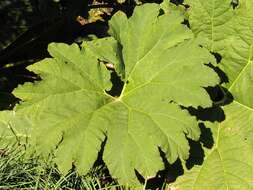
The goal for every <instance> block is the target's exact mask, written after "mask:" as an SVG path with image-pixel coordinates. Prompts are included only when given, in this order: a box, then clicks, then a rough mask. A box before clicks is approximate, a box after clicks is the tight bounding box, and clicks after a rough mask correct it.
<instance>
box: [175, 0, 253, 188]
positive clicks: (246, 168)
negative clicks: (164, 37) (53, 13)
mask: <svg viewBox="0 0 253 190" xmlns="http://www.w3.org/2000/svg"><path fill="white" fill-rule="evenodd" d="M196 2H197V1H196ZM198 2H199V3H200V2H201V1H198ZM203 2H204V1H203ZM224 5H225V4H224ZM224 5H223V6H224ZM252 5H253V4H252V2H251V1H247V0H245V1H240V6H239V7H238V8H237V9H236V10H234V16H233V18H232V21H233V27H232V30H233V32H232V33H230V34H229V35H228V38H229V39H230V43H228V44H227V49H226V50H225V51H224V53H223V55H224V60H223V62H222V63H221V64H222V65H221V68H222V69H223V70H224V71H225V73H227V74H228V76H229V80H230V82H229V85H228V90H229V91H230V92H231V93H232V95H233V102H232V103H231V104H229V105H227V106H224V107H223V109H224V113H225V120H224V121H223V122H221V123H212V124H211V123H208V124H207V127H210V129H211V131H212V133H213V137H214V141H215V142H214V146H213V148H212V149H211V150H209V149H205V160H204V162H203V164H202V165H201V166H195V167H194V168H193V169H191V170H189V171H186V173H185V174H184V176H182V177H180V178H179V179H178V180H177V182H176V184H174V185H175V186H177V188H178V189H184V190H190V189H191V190H200V189H203V187H205V189H208V190H212V189H218V190H234V189H242V190H249V189H253V163H252V159H253V157H252V155H253V141H252V137H253V99H252V96H251V95H250V94H251V93H252V92H253V83H252V82H253V72H252V71H253V57H252V55H253V54H252V53H253V51H252V50H253V49H252V47H253V25H252V23H253V17H252V14H251V12H250V10H252V8H253V6H252ZM192 6H194V4H192ZM193 9H194V8H193ZM214 11H215V10H214ZM190 14H194V13H191V12H190ZM196 14H197V13H196ZM214 14H216V13H214ZM224 19H225V18H224ZM230 29H231V28H230ZM230 29H229V30H230ZM225 31H226V30H224V32H225ZM230 31H231V30H230ZM203 32H204V31H203ZM225 34H226V33H225Z"/></svg>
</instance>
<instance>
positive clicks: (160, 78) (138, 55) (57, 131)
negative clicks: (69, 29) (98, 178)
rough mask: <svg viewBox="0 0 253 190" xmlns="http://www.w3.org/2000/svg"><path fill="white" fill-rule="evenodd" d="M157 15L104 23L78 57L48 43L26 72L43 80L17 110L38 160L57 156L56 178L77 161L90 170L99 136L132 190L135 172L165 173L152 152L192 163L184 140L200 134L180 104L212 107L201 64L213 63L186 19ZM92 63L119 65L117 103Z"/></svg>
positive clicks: (141, 12) (139, 13)
mask: <svg viewBox="0 0 253 190" xmlns="http://www.w3.org/2000/svg"><path fill="white" fill-rule="evenodd" d="M160 10H161V8H160V6H159V5H157V4H146V5H143V6H141V7H137V8H136V9H135V11H134V14H133V16H132V17H131V18H129V19H128V18H127V17H126V16H125V15H124V14H123V13H122V12H118V13H116V15H115V16H114V17H113V18H112V20H111V21H110V34H111V35H112V37H109V38H105V39H98V40H96V41H93V42H92V41H91V42H87V43H84V44H83V46H82V49H81V50H80V49H79V47H78V46H77V45H75V44H73V45H71V46H69V45H66V44H55V43H53V44H51V45H49V48H48V49H49V52H50V54H51V55H52V57H53V58H48V59H45V60H43V61H41V62H39V63H36V64H35V65H32V66H29V67H28V69H29V70H30V71H33V72H35V73H37V74H39V75H40V77H41V78H42V80H41V81H38V82H36V83H35V84H32V83H26V84H24V85H22V86H20V87H18V88H17V89H16V90H15V91H14V94H15V95H16V96H17V97H19V98H20V99H22V100H23V102H22V103H21V104H20V105H18V106H17V107H16V108H15V112H17V113H19V114H20V115H25V116H27V117H28V118H29V119H30V121H31V123H32V125H33V126H34V127H33V128H32V132H31V135H32V137H31V144H32V145H33V146H32V147H34V149H35V150H36V152H37V153H38V154H42V155H48V154H49V153H50V152H51V151H53V150H54V149H56V152H55V157H56V163H57V164H58V166H59V168H60V170H61V171H63V172H65V173H66V172H67V171H68V170H69V169H71V167H72V164H74V165H75V166H76V167H77V170H78V171H79V172H80V173H86V172H87V171H88V170H89V169H90V168H91V167H92V165H93V163H94V162H95V160H96V159H97V154H98V152H99V151H100V150H101V144H102V142H103V141H104V140H105V137H107V140H106V145H105V148H104V153H103V159H104V161H105V163H106V165H107V166H108V168H109V170H110V173H111V174H112V176H113V177H115V178H116V179H118V181H119V182H120V183H121V184H123V185H129V186H132V187H134V186H137V185H138V183H139V182H138V180H137V178H136V175H135V170H137V171H138V172H139V173H140V174H141V175H143V177H144V178H147V177H148V176H154V175H155V174H156V172H157V171H158V170H160V169H163V162H162V159H161V157H160V153H159V149H158V147H160V148H161V149H162V150H163V151H164V152H165V154H166V157H167V159H168V160H169V162H170V163H173V162H174V161H175V160H176V159H177V158H178V157H179V158H181V159H183V160H185V159H187V158H188V156H189V145H188V141H187V139H186V137H187V138H190V139H193V140H198V138H199V135H200V130H199V128H198V123H197V120H196V118H194V117H192V116H190V115H189V113H188V112H187V111H186V110H182V109H181V107H180V105H182V106H193V107H198V106H202V107H210V106H211V105H212V101H211V99H210V97H209V95H208V93H207V92H206V90H205V89H204V87H207V86H214V85H216V84H218V83H219V78H218V76H217V74H216V73H215V72H214V71H213V70H212V69H211V68H210V67H208V66H206V65H205V64H207V63H210V62H213V63H214V62H215V61H214V58H213V56H212V55H211V54H210V53H209V52H208V51H207V50H205V49H204V48H201V47H200V46H199V44H198V43H197V41H196V40H195V39H193V35H192V33H191V32H190V30H189V29H188V28H187V27H186V26H184V25H182V24H181V23H182V21H183V19H184V18H183V16H180V15H179V14H178V13H176V12H175V14H174V12H173V11H172V13H171V14H164V15H161V14H160ZM104 47H106V49H107V50H108V51H105V50H103V48H104ZM109 52H110V53H111V54H110V53H109ZM98 59H100V60H101V61H106V62H112V63H113V64H115V65H116V71H117V72H118V73H119V75H121V77H122V80H123V81H124V87H123V90H122V92H121V94H120V96H119V97H112V96H110V95H109V94H108V93H107V91H109V90H110V88H111V82H110V72H109V71H107V70H106V67H105V66H104V65H103V64H101V62H98V61H97V60H98ZM117 68H118V69H117Z"/></svg>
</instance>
